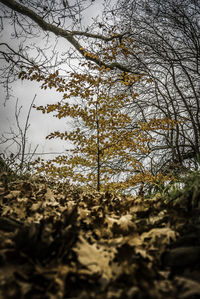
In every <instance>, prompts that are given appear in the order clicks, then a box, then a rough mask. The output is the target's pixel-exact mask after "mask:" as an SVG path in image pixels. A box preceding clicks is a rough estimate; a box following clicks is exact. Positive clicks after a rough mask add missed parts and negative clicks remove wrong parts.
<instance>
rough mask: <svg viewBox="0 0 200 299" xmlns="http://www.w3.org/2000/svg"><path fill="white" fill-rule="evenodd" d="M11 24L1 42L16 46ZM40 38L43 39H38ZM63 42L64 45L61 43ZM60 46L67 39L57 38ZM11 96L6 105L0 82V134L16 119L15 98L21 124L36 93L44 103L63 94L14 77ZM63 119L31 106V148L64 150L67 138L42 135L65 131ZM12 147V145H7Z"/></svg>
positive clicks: (88, 18) (94, 11)
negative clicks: (17, 102) (50, 137)
mask: <svg viewBox="0 0 200 299" xmlns="http://www.w3.org/2000/svg"><path fill="white" fill-rule="evenodd" d="M101 3H102V1H95V2H94V4H93V6H92V7H90V9H89V10H88V11H87V13H86V14H85V22H86V23H85V24H89V23H90V22H92V17H95V16H97V15H98V14H100V13H101V10H102V6H101ZM12 30H13V29H12V27H9V26H8V27H7V28H6V30H5V31H4V32H5V33H6V34H4V35H3V36H1V37H0V38H1V42H9V44H10V45H11V46H15V43H16V41H15V40H13V39H11V34H12ZM38 42H41V44H42V41H38ZM62 45H63V47H62ZM59 46H60V49H61V51H62V50H63V49H66V46H67V42H66V41H60V44H59ZM12 89H13V97H12V98H10V99H9V100H8V101H6V105H5V91H4V90H3V88H2V87H1V86H0V94H1V101H0V135H1V134H2V133H5V132H8V131H9V127H12V128H13V129H14V128H15V127H16V121H15V117H14V110H15V102H16V100H17V99H18V101H19V104H18V105H19V106H23V107H22V111H21V114H20V123H21V126H22V128H23V127H24V124H25V120H26V117H27V113H28V110H29V107H30V104H31V102H32V100H33V98H34V96H35V94H36V100H35V104H36V105H45V104H47V103H48V104H51V103H56V102H57V101H59V100H60V99H61V98H62V94H59V93H56V92H55V91H54V90H45V91H44V90H41V89H40V87H39V84H38V83H36V82H29V81H21V80H17V81H16V82H14V83H13V84H12ZM66 127H67V125H66V120H65V119H60V120H59V119H57V118H55V117H53V115H52V114H42V113H41V112H40V111H36V109H32V111H31V116H30V129H29V131H28V143H29V144H31V145H32V147H33V148H34V147H35V146H36V145H39V147H38V150H37V151H38V152H63V151H64V150H65V149H66V148H67V147H68V146H67V144H66V142H64V141H60V140H58V139H52V140H46V139H45V137H46V136H47V135H48V134H49V133H50V132H52V131H54V130H59V131H64V130H65V129H66ZM3 149H4V146H3V145H0V152H2V150H3ZM10 150H11V151H14V149H13V148H10ZM51 157H53V156H52V155H51V156H45V158H51Z"/></svg>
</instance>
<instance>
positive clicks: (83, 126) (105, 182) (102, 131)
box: [20, 39, 173, 191]
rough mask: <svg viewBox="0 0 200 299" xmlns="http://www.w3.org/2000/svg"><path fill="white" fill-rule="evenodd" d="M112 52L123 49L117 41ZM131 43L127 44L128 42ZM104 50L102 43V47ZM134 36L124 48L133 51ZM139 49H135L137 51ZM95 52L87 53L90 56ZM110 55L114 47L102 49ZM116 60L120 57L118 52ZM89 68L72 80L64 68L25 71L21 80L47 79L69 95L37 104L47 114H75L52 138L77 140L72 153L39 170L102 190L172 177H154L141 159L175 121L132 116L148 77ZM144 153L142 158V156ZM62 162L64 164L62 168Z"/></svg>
mask: <svg viewBox="0 0 200 299" xmlns="http://www.w3.org/2000/svg"><path fill="white" fill-rule="evenodd" d="M112 44H113V47H112V48H111V50H112V52H113V53H114V52H117V51H119V50H120V51H121V47H120V46H119V45H117V44H115V43H114V42H113V43H112ZM125 44H126V46H125ZM99 47H100V48H101V49H102V45H100V46H99ZM131 47H132V48H134V47H133V46H132V40H130V39H127V40H126V41H124V45H123V48H122V49H123V51H125V53H126V52H127V53H128V51H129V52H130V51H131ZM132 50H133V49H132ZM89 55H92V54H91V53H87V52H86V51H85V56H89ZM102 55H104V56H105V57H104V59H105V58H106V57H107V56H108V55H109V49H108V47H106V48H105V49H102ZM110 59H114V57H113V55H112V56H111V57H110ZM84 67H85V68H87V72H86V71H85V72H84V73H77V72H76V73H71V76H70V79H69V80H68V81H67V82H66V80H65V79H63V78H62V77H59V74H58V72H55V73H54V74H51V75H50V76H44V75H43V74H42V73H41V72H40V70H39V68H37V67H36V68H34V69H28V70H27V71H26V70H25V69H24V70H22V72H21V73H20V78H21V79H29V80H37V81H42V82H43V84H42V88H44V89H46V88H48V87H49V88H52V87H54V88H56V90H57V91H58V92H62V93H63V98H62V100H61V101H60V102H58V103H57V104H53V105H47V106H46V107H43V106H40V107H37V109H38V110H41V111H42V112H43V113H45V112H46V113H50V112H56V114H55V116H56V117H58V118H63V117H70V123H71V128H72V130H71V131H69V129H68V131H65V132H59V131H55V132H53V133H51V134H50V135H49V136H47V138H49V139H51V138H60V139H64V140H67V141H70V142H71V143H72V145H73V146H72V151H71V152H72V156H71V157H69V156H67V155H63V156H59V157H57V158H55V159H54V160H53V161H51V162H50V161H49V162H47V164H45V163H44V162H43V161H42V163H41V166H40V167H39V168H37V170H38V171H41V172H44V171H46V173H49V174H51V175H53V176H58V177H60V178H63V177H65V178H67V179H69V178H71V179H73V181H75V182H77V181H78V182H81V183H84V184H85V185H87V186H90V187H92V188H96V189H97V190H98V191H99V190H105V189H106V190H107V189H118V190H119V189H120V190H124V189H125V190H126V189H128V188H130V187H133V186H135V185H136V184H138V183H141V182H156V181H158V180H165V179H166V177H164V176H162V175H161V174H158V175H156V176H153V175H152V174H151V173H150V172H149V171H147V169H146V167H145V165H143V164H142V163H141V162H140V158H141V156H142V157H144V156H146V155H147V153H148V147H147V143H149V142H151V141H152V137H151V135H150V134H149V132H151V131H152V130H162V131H163V130H170V129H171V127H172V126H173V121H171V120H170V119H168V118H165V119H156V118H154V119H150V120H149V121H148V122H141V121H139V120H135V119H133V118H132V112H131V110H130V107H131V104H132V102H133V101H136V98H137V96H138V94H137V93H136V92H135V91H134V87H133V86H134V84H137V82H139V81H141V80H147V79H145V76H144V75H142V74H141V75H136V74H128V73H124V72H123V73H120V72H118V73H117V72H116V71H112V70H111V69H110V68H106V67H105V66H104V65H103V66H101V67H100V66H97V65H96V64H94V63H90V62H89V63H85V64H84ZM139 157H140V158H139ZM58 165H60V166H59V167H58Z"/></svg>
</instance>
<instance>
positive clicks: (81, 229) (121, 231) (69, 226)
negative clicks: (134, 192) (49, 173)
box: [0, 173, 200, 299]
mask: <svg viewBox="0 0 200 299" xmlns="http://www.w3.org/2000/svg"><path fill="white" fill-rule="evenodd" d="M0 178H1V176H0ZM193 212H194V211H186V209H183V210H179V209H178V208H177V209H176V206H174V205H173V207H172V206H170V205H168V204H166V202H165V201H164V200H162V198H161V196H158V195H157V196H156V197H154V198H152V199H143V198H139V197H137V198H136V197H130V196H129V197H125V196H123V197H122V196H117V195H116V194H111V193H108V192H106V193H101V192H88V193H86V192H83V191H82V190H81V189H78V188H75V187H72V186H69V185H63V184H55V183H51V182H47V181H45V180H44V179H43V178H34V177H31V178H29V179H26V180H20V179H19V180H16V181H13V182H10V183H8V184H5V173H4V180H1V182H0V213H1V214H0V298H5V299H6V298H51V299H53V298H55V299H57V298H58V299H59V298H66V299H67V298H80V299H83V298H97V299H98V298H184V299H186V298H187V299H189V298H197V297H194V296H200V280H199V277H200V263H199V260H200V259H199V257H200V219H199V217H198V216H197V215H198V214H197V213H196V212H195V213H193ZM193 214H195V215H196V216H195V217H193V216H192V215H193ZM192 296H193V297H192Z"/></svg>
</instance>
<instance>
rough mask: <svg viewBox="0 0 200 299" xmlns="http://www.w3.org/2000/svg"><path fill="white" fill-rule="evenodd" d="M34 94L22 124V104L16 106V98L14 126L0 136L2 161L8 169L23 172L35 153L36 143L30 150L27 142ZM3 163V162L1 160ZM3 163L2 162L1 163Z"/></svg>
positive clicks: (28, 168)
mask: <svg viewBox="0 0 200 299" xmlns="http://www.w3.org/2000/svg"><path fill="white" fill-rule="evenodd" d="M35 98H36V95H35V96H34V98H33V100H32V102H31V104H30V107H29V110H28V113H27V116H26V120H25V123H24V126H23V125H22V124H21V121H20V113H21V110H22V106H20V107H19V106H18V99H17V101H16V104H15V122H16V128H14V129H13V128H12V127H10V131H9V132H5V133H3V134H2V135H1V137H0V145H1V146H2V147H3V148H4V150H2V152H1V155H2V159H1V160H2V161H4V162H5V163H4V165H7V168H8V169H10V170H11V169H12V170H14V171H15V172H16V173H19V174H23V173H25V172H26V171H28V170H30V163H31V162H32V160H33V157H34V155H35V153H36V150H37V148H38V145H37V146H36V147H35V148H34V149H33V150H32V148H31V144H28V136H27V133H28V129H29V128H30V123H29V120H30V114H31V109H32V107H33V104H34V101H35ZM2 163H3V162H2ZM2 165H3V164H2Z"/></svg>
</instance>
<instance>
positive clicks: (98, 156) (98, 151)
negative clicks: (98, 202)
mask: <svg viewBox="0 0 200 299" xmlns="http://www.w3.org/2000/svg"><path fill="white" fill-rule="evenodd" d="M100 153H101V151H100V142H99V120H98V117H97V191H100V188H101V185H100Z"/></svg>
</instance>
